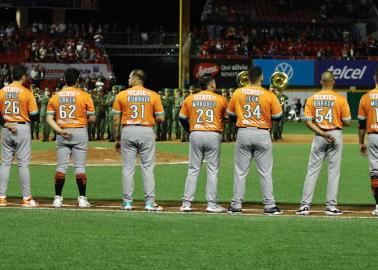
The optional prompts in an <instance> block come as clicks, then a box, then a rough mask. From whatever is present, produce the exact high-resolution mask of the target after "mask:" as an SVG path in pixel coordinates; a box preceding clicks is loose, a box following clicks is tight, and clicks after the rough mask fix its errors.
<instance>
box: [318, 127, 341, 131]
mask: <svg viewBox="0 0 378 270" xmlns="http://www.w3.org/2000/svg"><path fill="white" fill-rule="evenodd" d="M320 129H321V130H323V131H333V130H341V128H339V127H337V128H331V129H325V128H320Z"/></svg>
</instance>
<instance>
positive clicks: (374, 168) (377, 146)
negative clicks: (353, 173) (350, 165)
mask: <svg viewBox="0 0 378 270" xmlns="http://www.w3.org/2000/svg"><path fill="white" fill-rule="evenodd" d="M367 153H368V159H369V171H370V176H371V177H372V176H378V134H369V135H368V145H367Z"/></svg>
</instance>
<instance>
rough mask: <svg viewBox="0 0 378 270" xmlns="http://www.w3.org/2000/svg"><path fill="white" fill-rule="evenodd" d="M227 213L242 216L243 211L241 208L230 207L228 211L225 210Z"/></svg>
mask: <svg viewBox="0 0 378 270" xmlns="http://www.w3.org/2000/svg"><path fill="white" fill-rule="evenodd" d="M227 213H229V214H242V213H243V211H242V209H241V208H233V207H232V206H230V207H229V208H228V209H227Z"/></svg>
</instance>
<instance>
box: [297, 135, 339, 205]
mask: <svg viewBox="0 0 378 270" xmlns="http://www.w3.org/2000/svg"><path fill="white" fill-rule="evenodd" d="M327 133H329V134H331V135H332V136H333V137H334V138H335V139H336V141H335V143H334V144H333V145H330V144H327V141H326V140H325V139H324V138H323V137H321V136H319V135H315V136H314V139H313V141H312V146H311V153H310V158H309V161H308V169H307V175H306V180H305V183H304V188H303V196H302V202H301V204H302V205H310V204H311V202H312V198H313V196H314V190H315V184H316V181H317V180H318V177H319V174H320V171H321V169H322V165H323V161H324V160H325V159H327V160H328V185H327V197H326V206H335V205H337V193H338V190H339V178H340V166H341V155H342V150H343V134H342V131H341V130H332V131H327Z"/></svg>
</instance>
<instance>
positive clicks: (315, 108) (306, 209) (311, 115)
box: [296, 71, 351, 216]
mask: <svg viewBox="0 0 378 270" xmlns="http://www.w3.org/2000/svg"><path fill="white" fill-rule="evenodd" d="M320 83H321V85H322V90H320V91H319V92H317V93H315V94H314V95H313V96H311V97H310V98H309V99H307V102H306V106H305V113H304V119H305V121H306V126H307V127H309V128H310V129H311V130H312V131H314V133H315V136H314V139H313V141H312V146H311V153H310V158H309V161H308V170H307V176H306V180H305V183H304V188H303V196H302V202H301V206H300V208H299V209H298V211H297V212H296V213H297V214H298V215H308V214H309V213H310V204H311V201H312V197H313V195H314V189H315V184H316V181H317V180H318V176H319V174H320V171H321V168H322V165H323V161H324V159H328V186H327V198H326V200H327V201H326V209H325V214H326V215H330V216H337V215H342V214H343V212H342V211H341V210H340V209H338V208H336V205H337V199H336V198H337V192H338V188H339V178H340V164H341V154H342V149H343V138H342V131H341V130H342V128H343V126H349V125H350V120H351V116H350V109H349V105H348V102H347V100H346V98H345V97H344V96H342V95H340V94H338V93H337V92H336V91H335V90H334V89H333V87H334V85H335V79H334V76H333V74H332V72H330V71H326V72H324V73H323V74H322V77H321V81H320Z"/></svg>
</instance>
